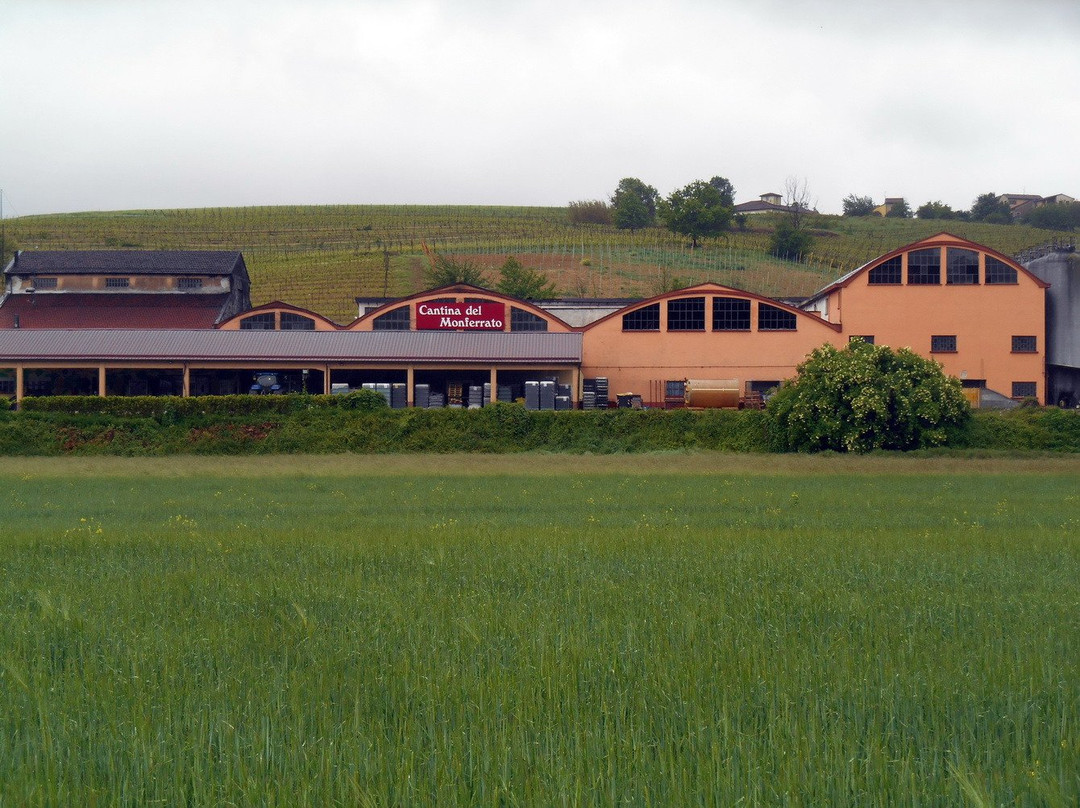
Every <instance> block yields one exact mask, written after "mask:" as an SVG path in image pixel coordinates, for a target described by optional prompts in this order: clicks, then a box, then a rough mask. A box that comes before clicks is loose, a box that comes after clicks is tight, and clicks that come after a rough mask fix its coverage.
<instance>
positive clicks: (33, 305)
mask: <svg viewBox="0 0 1080 808" xmlns="http://www.w3.org/2000/svg"><path fill="white" fill-rule="evenodd" d="M228 300H229V296H228V294H215V295H211V294H177V293H172V294H150V293H145V294H132V293H108V294H106V293H100V292H99V293H87V294H79V293H72V292H63V293H52V292H38V293H36V294H32V295H29V294H17V295H9V296H8V297H7V299H6V300H4V302H3V304H2V305H0V329H5V328H15V327H16V326H15V319H16V317H18V327H19V328H29V329H38V328H213V327H214V324H215V323H216V322H217V321H218V318H219V317H220V316H221V310H222V308H223V307H224V306H225V304H226V303H227V302H228Z"/></svg>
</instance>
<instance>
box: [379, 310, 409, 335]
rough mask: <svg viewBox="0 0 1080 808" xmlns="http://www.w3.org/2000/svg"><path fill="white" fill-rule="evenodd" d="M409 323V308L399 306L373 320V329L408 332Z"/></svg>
mask: <svg viewBox="0 0 1080 808" xmlns="http://www.w3.org/2000/svg"><path fill="white" fill-rule="evenodd" d="M409 322H410V321H409V307H408V306H398V307H397V308H396V309H391V310H390V311H388V312H386V314H380V315H379V316H378V317H376V318H375V319H374V320H372V321H371V328H372V330H374V331H408V330H409Z"/></svg>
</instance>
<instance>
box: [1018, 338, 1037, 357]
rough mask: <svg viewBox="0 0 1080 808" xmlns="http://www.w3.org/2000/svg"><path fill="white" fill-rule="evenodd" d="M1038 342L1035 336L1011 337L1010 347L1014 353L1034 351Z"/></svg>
mask: <svg viewBox="0 0 1080 808" xmlns="http://www.w3.org/2000/svg"><path fill="white" fill-rule="evenodd" d="M1038 344H1039V341H1038V340H1037V339H1036V338H1035V337H1029V336H1022V337H1013V338H1012V349H1013V351H1014V352H1015V353H1035V352H1036V351H1037V350H1038Z"/></svg>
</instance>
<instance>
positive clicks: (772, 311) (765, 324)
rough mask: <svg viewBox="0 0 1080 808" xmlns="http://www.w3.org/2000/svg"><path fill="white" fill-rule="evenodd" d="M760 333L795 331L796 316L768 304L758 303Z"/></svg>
mask: <svg viewBox="0 0 1080 808" xmlns="http://www.w3.org/2000/svg"><path fill="white" fill-rule="evenodd" d="M757 327H758V331H794V330H795V315H794V314H793V313H792V312H790V311H784V310H783V309H780V308H777V307H776V306H770V305H769V304H768V303H758V315H757Z"/></svg>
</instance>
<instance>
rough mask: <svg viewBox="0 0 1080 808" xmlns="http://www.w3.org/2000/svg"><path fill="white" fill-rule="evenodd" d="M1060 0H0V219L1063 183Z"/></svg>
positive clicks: (918, 198) (1074, 72) (1071, 23)
mask: <svg viewBox="0 0 1080 808" xmlns="http://www.w3.org/2000/svg"><path fill="white" fill-rule="evenodd" d="M1078 36H1080V2H1078V0H1025V2H1020V1H1019V0H1007V1H1005V2H1001V1H999V0H977V1H976V0H970V2H969V1H968V0H934V1H933V2H926V1H925V0H904V1H903V2H900V1H899V0H894V1H893V2H880V3H879V2H847V1H846V0H737V1H736V0H661V1H660V2H658V1H657V0H650V1H649V2H637V0H613V1H612V2H590V0H568V1H565V2H564V1H563V0H523V2H515V0H458V2H451V0H351V2H347V1H346V0H292V2H277V1H276V0H250V1H249V0H209V2H204V1H203V0H0V189H2V190H3V192H4V196H3V199H4V215H5V217H11V216H17V215H30V214H35V213H50V212H62V211H82V210H117V209H140V208H177V207H209V206H232V205H277V204H337V203H349V204H377V203H394V204H491V205H564V204H566V203H567V202H569V201H570V200H579V199H596V198H605V197H608V196H610V194H611V192H612V190H613V189H614V187H615V185H616V184H617V183H618V181H619V179H620V178H622V177H626V176H633V177H638V178H640V179H642V180H644V181H645V182H647V183H649V184H651V185H653V186H655V187H656V188H657V190H659V191H660V193H661V194H663V195H666V194H668V193H670V192H671V191H672V190H674V189H676V188H679V187H682V186H683V185H685V184H687V183H689V182H691V181H693V180H696V179H707V178H709V177H711V176H714V175H717V174H719V175H721V176H725V177H727V178H728V179H730V180H731V181H732V183H733V184H734V186H735V190H736V201H738V202H744V201H748V200H750V199H755V198H757V197H758V195H760V194H761V193H764V192H768V191H776V192H779V193H782V192H783V191H784V186H785V182H786V180H787V179H788V178H789V177H795V178H798V179H799V180H805V182H806V184H807V185H808V186H809V189H810V195H811V197H812V198H813V199H814V200H815V201H816V203H817V206H818V208H819V209H820V210H822V211H823V212H830V213H839V212H840V209H841V202H842V200H843V198H844V197H845V196H846V195H847V194H849V193H856V194H859V195H867V196H872V197H873V198H874V199H875V200H876V201H878V202H880V201H881V199H882V198H883V197H884V196H886V195H888V196H904V197H906V198H907V199H908V201H909V203H910V204H911V205H912V207H913V208H914V207H917V206H918V205H920V204H922V203H923V202H926V201H929V200H938V199H939V200H941V201H943V202H946V203H947V204H950V205H952V206H953V207H954V208H967V207H969V206H970V204H971V201H972V199H973V198H974V197H975V196H976V195H978V194H979V193H983V192H985V191H990V190H993V191H996V192H998V193H1004V192H1016V193H1038V194H1043V195H1049V194H1055V193H1067V194H1071V195H1073V196H1076V197H1078V198H1080V153H1078V149H1077V143H1078V141H1080V106H1078V95H1080V93H1078V91H1080V45H1078V41H1080V39H1078Z"/></svg>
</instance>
